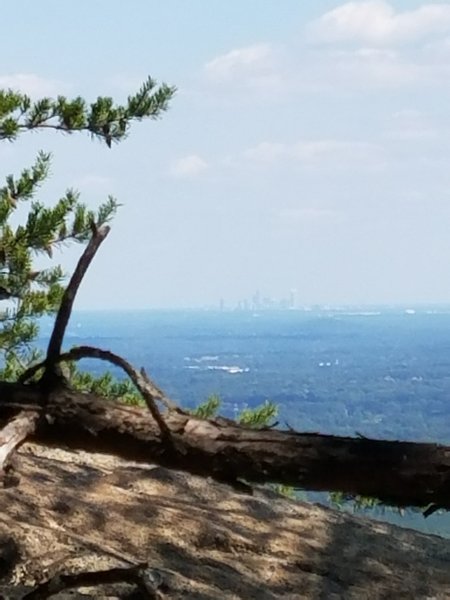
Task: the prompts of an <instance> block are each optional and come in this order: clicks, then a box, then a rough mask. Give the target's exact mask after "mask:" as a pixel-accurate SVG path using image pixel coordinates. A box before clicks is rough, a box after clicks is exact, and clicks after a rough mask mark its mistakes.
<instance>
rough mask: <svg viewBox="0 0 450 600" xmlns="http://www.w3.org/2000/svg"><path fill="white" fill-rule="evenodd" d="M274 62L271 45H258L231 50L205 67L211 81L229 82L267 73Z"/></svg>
mask: <svg viewBox="0 0 450 600" xmlns="http://www.w3.org/2000/svg"><path fill="white" fill-rule="evenodd" d="M272 61H273V50H272V47H271V46H270V44H256V45H254V46H247V47H245V48H238V49H236V50H231V51H230V52H227V53H226V54H222V55H221V56H218V57H217V58H214V59H213V60H210V61H209V62H208V63H206V65H205V71H206V74H207V75H208V77H210V78H211V79H213V80H215V81H221V82H227V81H231V80H233V79H235V78H236V77H242V76H248V77H254V76H255V75H258V74H261V73H264V72H267V70H268V69H270V67H271V65H272Z"/></svg>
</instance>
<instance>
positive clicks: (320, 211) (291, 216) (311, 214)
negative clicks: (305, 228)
mask: <svg viewBox="0 0 450 600" xmlns="http://www.w3.org/2000/svg"><path fill="white" fill-rule="evenodd" d="M278 216H279V217H280V218H281V219H283V220H286V221H290V222H292V221H308V222H310V221H318V220H323V219H335V218H336V217H338V216H340V215H339V213H338V212H337V211H335V210H332V209H329V208H312V207H309V208H286V209H283V210H281V211H280V212H279V213H278Z"/></svg>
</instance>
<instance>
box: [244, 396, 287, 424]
mask: <svg viewBox="0 0 450 600" xmlns="http://www.w3.org/2000/svg"><path fill="white" fill-rule="evenodd" d="M277 414H278V406H277V405H276V404H273V402H269V401H268V400H266V401H265V402H264V404H261V405H260V406H257V407H255V408H246V409H244V410H243V411H242V412H241V414H240V415H239V417H238V421H239V423H241V425H245V426H246V427H253V428H255V429H261V428H263V427H269V426H270V425H271V424H272V422H273V419H274V418H275V417H276V416H277Z"/></svg>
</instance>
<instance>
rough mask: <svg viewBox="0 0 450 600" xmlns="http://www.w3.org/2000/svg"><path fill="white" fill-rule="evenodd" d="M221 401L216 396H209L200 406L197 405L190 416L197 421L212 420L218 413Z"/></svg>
mask: <svg viewBox="0 0 450 600" xmlns="http://www.w3.org/2000/svg"><path fill="white" fill-rule="evenodd" d="M221 403H222V400H221V398H220V396H218V395H217V394H211V396H208V398H207V399H206V400H205V402H203V403H202V404H199V405H198V406H197V407H196V408H195V409H194V410H193V411H192V414H193V415H194V416H195V417H198V418H199V419H212V418H213V417H215V416H216V415H217V413H218V411H219V408H220V405H221Z"/></svg>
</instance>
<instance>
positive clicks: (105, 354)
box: [19, 346, 181, 438]
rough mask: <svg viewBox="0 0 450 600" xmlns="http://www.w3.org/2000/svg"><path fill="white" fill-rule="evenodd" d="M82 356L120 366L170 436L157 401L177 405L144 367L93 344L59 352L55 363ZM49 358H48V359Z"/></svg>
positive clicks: (33, 369)
mask: <svg viewBox="0 0 450 600" xmlns="http://www.w3.org/2000/svg"><path fill="white" fill-rule="evenodd" d="M82 358H98V359H99V360H104V361H107V362H110V363H111V364H113V365H116V366H117V367H120V368H121V369H122V370H123V371H125V373H126V374H127V375H128V377H129V378H130V379H131V381H132V382H133V383H134V385H135V386H136V387H137V389H138V390H139V392H140V393H141V395H142V397H143V399H144V400H145V403H146V405H147V407H148V409H149V411H150V414H151V415H152V417H153V419H154V420H155V421H156V423H157V424H158V427H159V428H160V430H161V433H162V434H163V435H164V436H166V437H168V438H170V437H171V434H170V429H169V428H168V427H167V425H166V422H165V421H164V419H163V417H162V415H161V413H160V411H159V409H158V407H157V405H156V401H157V400H159V401H161V402H163V403H164V404H165V405H166V406H171V407H174V408H173V409H174V410H175V409H176V405H175V404H174V403H173V402H172V401H171V400H169V399H168V398H166V397H165V396H164V394H163V392H162V391H161V390H160V389H159V388H158V387H157V386H156V385H155V384H154V383H153V382H152V381H151V379H150V378H149V377H148V375H147V374H146V373H145V371H144V369H142V370H141V373H139V371H137V370H136V369H135V368H134V367H133V366H132V365H131V364H130V363H129V362H128V361H126V360H125V359H124V358H122V357H121V356H119V355H117V354H114V352H111V351H110V350H101V349H100V348H93V347H92V346H78V347H75V348H72V349H71V350H69V352H64V354H59V355H58V356H57V358H56V359H55V361H54V364H56V363H60V362H67V361H71V360H73V361H76V360H81V359H82ZM47 360H48V359H47ZM47 360H45V361H43V362H41V363H39V364H37V365H34V366H33V367H30V368H29V369H28V370H27V371H26V372H25V373H23V375H22V376H21V377H20V379H19V383H23V382H25V381H26V380H27V379H30V378H31V377H32V376H33V375H34V374H35V373H36V372H37V371H39V369H42V368H45V369H46V368H47V364H48V363H47ZM180 412H181V411H180Z"/></svg>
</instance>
